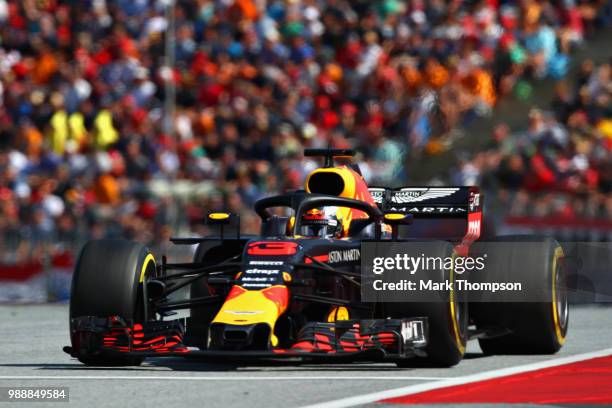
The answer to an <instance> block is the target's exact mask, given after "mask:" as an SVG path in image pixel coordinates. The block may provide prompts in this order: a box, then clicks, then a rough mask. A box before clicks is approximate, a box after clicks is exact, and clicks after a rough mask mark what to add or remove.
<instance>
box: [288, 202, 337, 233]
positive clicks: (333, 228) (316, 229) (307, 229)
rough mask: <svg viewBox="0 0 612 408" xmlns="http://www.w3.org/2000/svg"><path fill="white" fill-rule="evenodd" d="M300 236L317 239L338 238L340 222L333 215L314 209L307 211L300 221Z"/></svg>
mask: <svg viewBox="0 0 612 408" xmlns="http://www.w3.org/2000/svg"><path fill="white" fill-rule="evenodd" d="M300 221H301V222H300V232H299V233H300V235H303V236H306V237H319V238H340V237H341V236H342V222H340V220H339V219H338V217H337V216H336V215H335V214H326V213H325V211H324V210H321V209H317V208H314V209H312V210H309V211H307V212H306V213H305V214H304V215H303V216H302V219H301V220H300Z"/></svg>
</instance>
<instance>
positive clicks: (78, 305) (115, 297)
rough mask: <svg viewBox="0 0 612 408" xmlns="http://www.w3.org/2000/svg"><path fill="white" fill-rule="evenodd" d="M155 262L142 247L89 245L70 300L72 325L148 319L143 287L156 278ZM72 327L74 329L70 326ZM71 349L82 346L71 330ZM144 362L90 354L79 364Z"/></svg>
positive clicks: (102, 242)
mask: <svg viewBox="0 0 612 408" xmlns="http://www.w3.org/2000/svg"><path fill="white" fill-rule="evenodd" d="M155 273H156V270H155V259H154V258H153V255H152V254H151V252H150V251H149V250H148V249H147V248H146V247H145V246H144V245H142V244H139V243H135V242H129V241H120V240H95V241H90V242H88V243H87V244H86V245H85V246H84V247H83V249H82V250H81V253H80V255H79V258H78V261H77V264H76V268H75V271H74V276H73V278H72V289H71V296H70V322H72V319H73V318H75V317H80V316H96V317H103V318H106V317H110V316H120V317H122V318H123V319H125V320H126V321H131V322H133V323H142V322H145V321H147V320H149V318H150V317H151V316H145V307H144V299H143V292H142V283H143V282H144V277H145V276H147V275H155ZM71 326H72V325H71ZM70 333H71V341H72V347H73V348H78V347H79V342H80V341H82V340H83V339H77V338H76V335H75V333H74V332H73V330H72V327H71V329H70ZM142 360H143V359H142V358H133V357H115V356H108V355H106V354H104V353H91V355H88V356H82V357H79V361H81V362H82V363H84V364H86V365H92V366H118V365H139V364H140V363H141V362H142Z"/></svg>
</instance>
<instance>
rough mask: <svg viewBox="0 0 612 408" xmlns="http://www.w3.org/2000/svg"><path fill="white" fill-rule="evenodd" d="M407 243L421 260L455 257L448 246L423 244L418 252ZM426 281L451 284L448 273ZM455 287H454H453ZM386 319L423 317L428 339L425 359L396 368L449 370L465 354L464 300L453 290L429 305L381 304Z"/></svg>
mask: <svg viewBox="0 0 612 408" xmlns="http://www.w3.org/2000/svg"><path fill="white" fill-rule="evenodd" d="M417 244H419V243H416V242H413V243H411V250H412V251H414V253H416V254H423V255H424V256H425V257H440V258H441V259H446V258H448V257H453V256H455V254H454V251H453V246H452V245H451V244H450V243H448V242H442V241H433V242H423V243H422V244H423V247H422V249H421V250H419V248H417V247H415V246H414V245H417ZM427 274H428V275H427V276H428V279H432V280H433V281H434V282H444V281H450V282H454V281H455V279H456V274H455V273H454V271H453V270H452V269H449V270H445V269H441V270H437V271H431V270H429V271H427ZM453 286H456V285H453ZM384 310H385V311H386V313H387V316H388V317H392V318H407V317H427V318H428V323H429V338H428V344H427V347H426V349H425V351H426V353H427V357H424V358H417V359H406V360H400V361H397V366H398V367H414V366H429V367H451V366H454V365H456V364H458V363H459V362H460V361H461V359H462V358H463V355H464V354H465V347H466V344H467V339H468V304H467V301H466V300H465V298H464V296H463V295H462V294H460V293H458V292H456V291H453V290H450V291H449V290H444V291H440V292H439V299H438V300H436V301H433V299H432V301H430V302H389V303H385V304H384Z"/></svg>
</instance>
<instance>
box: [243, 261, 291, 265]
mask: <svg viewBox="0 0 612 408" xmlns="http://www.w3.org/2000/svg"><path fill="white" fill-rule="evenodd" d="M283 263H284V262H283V261H249V265H268V266H275V265H282V264H283Z"/></svg>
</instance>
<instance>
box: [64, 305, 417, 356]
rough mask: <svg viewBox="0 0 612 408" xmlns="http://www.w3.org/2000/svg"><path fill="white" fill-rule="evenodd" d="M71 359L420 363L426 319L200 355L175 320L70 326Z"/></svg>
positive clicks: (319, 329)
mask: <svg viewBox="0 0 612 408" xmlns="http://www.w3.org/2000/svg"><path fill="white" fill-rule="evenodd" d="M71 335H72V339H73V342H72V343H73V347H64V351H65V352H66V353H68V354H70V355H71V356H73V357H77V358H91V357H94V358H95V357H102V356H103V357H106V356H108V357H109V358H110V357H118V356H124V357H176V356H181V357H186V358H195V359H202V360H207V361H215V360H222V361H228V360H258V359H273V360H276V359H308V360H316V361H381V360H398V359H405V358H411V357H415V356H418V357H425V356H426V353H425V347H426V346H427V341H428V325H427V318H424V317H418V318H411V319H368V320H346V321H337V322H335V323H321V322H311V323H308V324H306V325H305V326H304V327H303V328H302V330H300V333H299V335H298V339H297V341H296V342H295V343H294V344H293V345H292V346H291V347H289V348H272V349H270V350H248V349H245V350H240V349H220V350H200V349H198V348H192V347H186V346H185V345H184V344H183V336H184V325H183V323H182V321H180V320H173V321H167V322H166V321H152V322H147V323H145V324H128V323H127V322H126V321H124V320H123V319H121V318H120V317H117V316H114V317H109V318H98V317H92V316H85V317H78V318H75V319H72V321H71Z"/></svg>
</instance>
